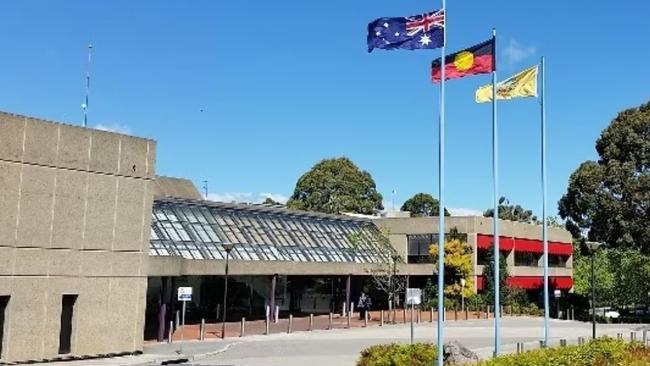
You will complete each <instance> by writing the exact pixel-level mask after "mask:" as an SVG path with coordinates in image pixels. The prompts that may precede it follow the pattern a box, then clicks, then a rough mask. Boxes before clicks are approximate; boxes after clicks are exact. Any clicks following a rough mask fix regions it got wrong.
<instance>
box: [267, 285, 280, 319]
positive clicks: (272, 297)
mask: <svg viewBox="0 0 650 366" xmlns="http://www.w3.org/2000/svg"><path fill="white" fill-rule="evenodd" d="M277 282H278V275H277V274H274V275H273V276H272V277H271V288H270V289H269V316H270V318H271V319H274V318H273V317H274V314H275V286H276V283H277Z"/></svg>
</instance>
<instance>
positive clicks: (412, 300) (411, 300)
mask: <svg viewBox="0 0 650 366" xmlns="http://www.w3.org/2000/svg"><path fill="white" fill-rule="evenodd" d="M421 302H422V290H421V289H419V288H407V289H406V304H407V305H420V303H421Z"/></svg>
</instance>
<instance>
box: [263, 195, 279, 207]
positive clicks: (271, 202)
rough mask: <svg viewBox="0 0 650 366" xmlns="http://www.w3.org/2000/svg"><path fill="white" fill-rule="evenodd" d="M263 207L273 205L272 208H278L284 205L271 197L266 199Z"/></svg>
mask: <svg viewBox="0 0 650 366" xmlns="http://www.w3.org/2000/svg"><path fill="white" fill-rule="evenodd" d="M262 204H263V205H271V206H277V205H282V204H281V203H280V202H278V201H276V200H274V199H273V198H271V197H266V198H265V199H264V201H263V202H262Z"/></svg>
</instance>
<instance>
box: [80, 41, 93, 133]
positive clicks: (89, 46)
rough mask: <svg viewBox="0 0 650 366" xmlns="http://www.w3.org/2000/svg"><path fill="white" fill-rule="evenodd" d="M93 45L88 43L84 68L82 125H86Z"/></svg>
mask: <svg viewBox="0 0 650 366" xmlns="http://www.w3.org/2000/svg"><path fill="white" fill-rule="evenodd" d="M92 50H93V45H92V44H88V64H87V68H86V100H85V102H84V103H83V104H82V105H81V108H82V109H83V111H84V127H87V126H88V94H89V93H90V61H91V56H92Z"/></svg>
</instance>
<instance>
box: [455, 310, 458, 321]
mask: <svg viewBox="0 0 650 366" xmlns="http://www.w3.org/2000/svg"><path fill="white" fill-rule="evenodd" d="M454 320H458V309H456V308H454Z"/></svg>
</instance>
